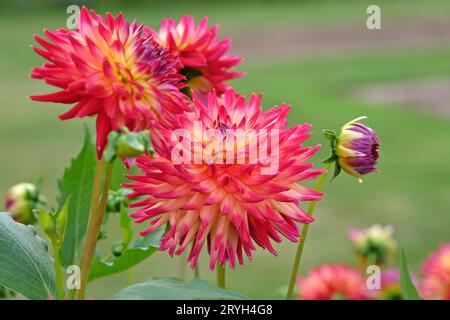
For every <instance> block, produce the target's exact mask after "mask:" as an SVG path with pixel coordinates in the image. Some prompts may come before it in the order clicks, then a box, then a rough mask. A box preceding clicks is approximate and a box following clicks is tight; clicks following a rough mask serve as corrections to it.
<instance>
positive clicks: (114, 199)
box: [106, 188, 132, 212]
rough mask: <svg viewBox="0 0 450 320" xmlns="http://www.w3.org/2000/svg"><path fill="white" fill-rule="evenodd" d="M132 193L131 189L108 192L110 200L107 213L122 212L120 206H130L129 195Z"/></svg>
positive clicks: (107, 203) (107, 204)
mask: <svg viewBox="0 0 450 320" xmlns="http://www.w3.org/2000/svg"><path fill="white" fill-rule="evenodd" d="M131 192H132V190H131V189H128V188H120V189H118V190H116V191H113V190H109V192H108V200H107V202H106V211H107V212H120V206H121V205H122V204H124V205H125V207H126V206H128V202H129V199H128V195H129V194H130V193H131Z"/></svg>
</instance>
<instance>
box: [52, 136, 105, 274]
mask: <svg viewBox="0 0 450 320" xmlns="http://www.w3.org/2000/svg"><path fill="white" fill-rule="evenodd" d="M96 162H97V160H96V152H95V146H94V144H93V143H92V140H91V135H90V134H89V130H88V129H87V128H86V133H85V138H84V144H83V147H82V149H81V151H80V153H79V154H78V156H77V157H76V158H75V159H72V162H71V164H70V166H69V167H68V168H66V169H65V171H64V175H63V177H62V178H61V179H60V180H59V181H58V187H59V190H60V197H59V198H58V202H59V206H60V207H63V205H64V203H65V202H66V200H67V198H68V197H69V196H71V201H70V208H69V211H68V218H67V219H68V220H67V228H66V231H65V239H64V242H63V245H62V247H61V252H60V254H61V263H62V264H63V265H64V266H68V265H71V264H74V263H75V259H76V253H77V251H78V248H79V247H80V244H81V242H82V240H83V237H84V235H85V233H86V228H87V223H88V219H89V208H90V205H91V194H92V183H93V179H94V174H95V166H96Z"/></svg>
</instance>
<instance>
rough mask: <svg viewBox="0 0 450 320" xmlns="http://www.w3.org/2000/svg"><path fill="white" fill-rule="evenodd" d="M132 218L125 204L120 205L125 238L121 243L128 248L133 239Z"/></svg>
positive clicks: (121, 223) (121, 225)
mask: <svg viewBox="0 0 450 320" xmlns="http://www.w3.org/2000/svg"><path fill="white" fill-rule="evenodd" d="M131 222H132V220H131V218H130V216H129V215H128V214H127V210H126V207H125V205H124V204H123V203H122V204H121V205H120V229H122V234H123V239H122V242H121V244H122V245H123V247H124V248H127V247H128V245H129V243H130V241H131V239H132V238H133V229H132V228H131Z"/></svg>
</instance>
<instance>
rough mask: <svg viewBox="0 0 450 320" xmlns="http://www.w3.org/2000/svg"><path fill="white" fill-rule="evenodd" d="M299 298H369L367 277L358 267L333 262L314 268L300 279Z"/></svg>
mask: <svg viewBox="0 0 450 320" xmlns="http://www.w3.org/2000/svg"><path fill="white" fill-rule="evenodd" d="M297 284H298V292H299V298H300V299H303V300H367V299H369V292H368V290H367V285H366V279H364V277H363V276H362V274H361V272H360V271H359V270H358V269H355V268H352V267H349V266H346V265H342V264H331V265H323V266H320V267H317V268H313V269H311V270H310V271H309V273H308V275H307V276H306V277H304V278H299V279H298V282H297Z"/></svg>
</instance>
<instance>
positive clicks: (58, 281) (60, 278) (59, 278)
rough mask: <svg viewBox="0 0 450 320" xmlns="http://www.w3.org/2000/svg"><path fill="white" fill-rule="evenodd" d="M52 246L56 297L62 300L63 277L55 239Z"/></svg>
mask: <svg viewBox="0 0 450 320" xmlns="http://www.w3.org/2000/svg"><path fill="white" fill-rule="evenodd" d="M52 247H53V259H54V262H53V263H54V267H55V273H56V289H57V293H58V299H59V300H64V287H63V286H64V277H63V274H62V271H61V260H60V259H59V249H60V248H59V246H58V244H57V243H56V241H52Z"/></svg>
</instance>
